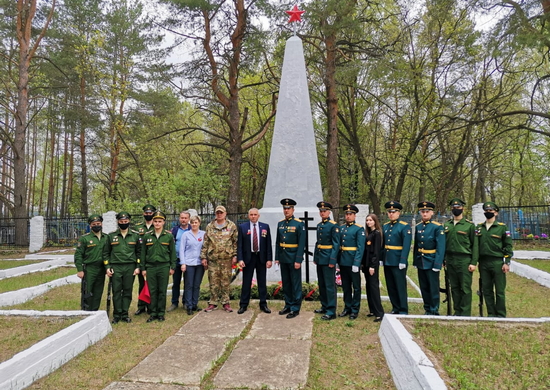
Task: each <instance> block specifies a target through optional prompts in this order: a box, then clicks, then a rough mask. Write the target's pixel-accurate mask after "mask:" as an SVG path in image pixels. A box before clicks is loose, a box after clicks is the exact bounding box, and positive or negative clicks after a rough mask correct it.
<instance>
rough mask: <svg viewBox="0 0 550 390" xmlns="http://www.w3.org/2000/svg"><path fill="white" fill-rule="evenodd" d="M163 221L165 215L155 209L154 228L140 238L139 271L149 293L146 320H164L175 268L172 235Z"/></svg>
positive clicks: (174, 250) (174, 248) (164, 220)
mask: <svg viewBox="0 0 550 390" xmlns="http://www.w3.org/2000/svg"><path fill="white" fill-rule="evenodd" d="M165 222H166V215H164V213H163V212H161V211H155V213H154V214H153V226H154V230H153V231H150V232H147V233H145V234H144V235H143V238H142V249H141V251H142V257H143V270H142V271H141V273H142V274H143V277H144V278H147V281H148V284H149V293H150V294H151V305H150V311H151V313H150V314H151V316H150V317H149V319H147V322H152V321H154V320H159V321H164V313H165V311H166V289H167V288H168V280H169V278H170V275H173V274H174V269H175V268H176V258H177V256H176V246H175V244H174V236H173V235H172V233H171V232H170V231H169V230H164V223H165Z"/></svg>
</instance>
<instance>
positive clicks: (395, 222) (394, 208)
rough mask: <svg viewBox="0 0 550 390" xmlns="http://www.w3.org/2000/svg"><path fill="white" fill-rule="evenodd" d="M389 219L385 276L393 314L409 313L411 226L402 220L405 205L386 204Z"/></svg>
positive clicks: (385, 247)
mask: <svg viewBox="0 0 550 390" xmlns="http://www.w3.org/2000/svg"><path fill="white" fill-rule="evenodd" d="M384 206H385V207H386V211H387V213H388V218H389V221H388V222H386V223H385V224H384V249H383V250H382V254H383V257H384V260H383V261H384V276H385V278H386V286H387V288H388V296H389V298H390V302H391V304H392V311H391V314H409V304H408V302H407V266H408V264H409V260H408V257H409V252H410V250H411V241H412V234H411V226H410V225H409V224H408V223H407V222H405V221H400V220H399V217H400V216H401V210H403V206H402V205H401V203H399V202H397V201H393V200H392V201H389V202H386V204H385V205H384Z"/></svg>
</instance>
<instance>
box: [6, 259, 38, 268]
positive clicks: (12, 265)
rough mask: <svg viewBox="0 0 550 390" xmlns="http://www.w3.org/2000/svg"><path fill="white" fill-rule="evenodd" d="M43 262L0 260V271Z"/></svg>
mask: <svg viewBox="0 0 550 390" xmlns="http://www.w3.org/2000/svg"><path fill="white" fill-rule="evenodd" d="M42 262H44V260H0V270H1V269H9V268H16V267H22V266H24V265H29V264H36V263H42Z"/></svg>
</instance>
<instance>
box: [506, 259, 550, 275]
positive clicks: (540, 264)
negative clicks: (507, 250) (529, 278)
mask: <svg viewBox="0 0 550 390" xmlns="http://www.w3.org/2000/svg"><path fill="white" fill-rule="evenodd" d="M514 261H517V262H518V263H521V264H525V265H528V266H530V267H533V268H536V269H539V270H541V271H544V272H548V273H550V260H516V259H514Z"/></svg>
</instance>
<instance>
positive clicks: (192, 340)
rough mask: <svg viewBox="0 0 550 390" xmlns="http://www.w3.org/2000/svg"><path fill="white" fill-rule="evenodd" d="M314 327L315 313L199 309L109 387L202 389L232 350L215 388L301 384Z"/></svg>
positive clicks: (128, 389) (123, 389)
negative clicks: (288, 316) (293, 315)
mask: <svg viewBox="0 0 550 390" xmlns="http://www.w3.org/2000/svg"><path fill="white" fill-rule="evenodd" d="M312 329H313V313H306V312H301V313H300V315H299V316H298V317H296V318H294V319H292V320H288V319H286V318H285V316H280V315H278V314H277V312H275V311H274V312H273V313H271V314H265V313H258V314H255V313H254V311H253V310H248V311H246V312H245V313H244V314H242V315H238V314H237V313H236V312H233V313H226V312H224V311H223V310H215V311H213V312H211V313H205V312H199V313H198V314H197V315H195V316H194V317H193V318H192V319H191V320H190V321H188V322H187V323H186V324H185V325H184V326H183V327H182V328H181V329H180V330H179V331H178V332H177V333H176V334H175V335H173V336H171V337H169V338H168V339H167V340H166V341H165V342H164V344H162V345H161V346H160V347H158V348H157V349H156V350H155V351H153V353H151V354H150V355H149V356H147V357H146V358H145V360H143V361H142V362H141V363H140V364H138V365H137V366H136V367H134V368H133V369H132V370H131V371H130V372H128V373H127V374H126V375H125V376H124V377H123V378H122V381H120V382H114V383H111V384H110V385H109V386H108V387H106V390H114V389H121V390H176V389H180V390H181V389H200V385H201V380H202V379H203V378H204V377H205V376H206V375H209V374H212V369H213V368H214V367H215V366H216V364H217V361H218V360H219V359H220V357H222V355H224V354H225V353H227V352H230V354H229V357H228V358H227V360H226V361H225V363H224V364H223V365H222V366H221V368H220V369H219V370H218V371H217V372H215V373H214V374H215V376H214V377H213V383H214V387H215V388H216V389H229V388H230V389H234V388H248V389H283V388H284V389H297V388H300V387H302V386H303V385H304V384H305V383H306V381H307V374H308V368H309V353H310V352H309V351H310V348H311V332H312ZM245 372H246V375H243V373H245Z"/></svg>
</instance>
